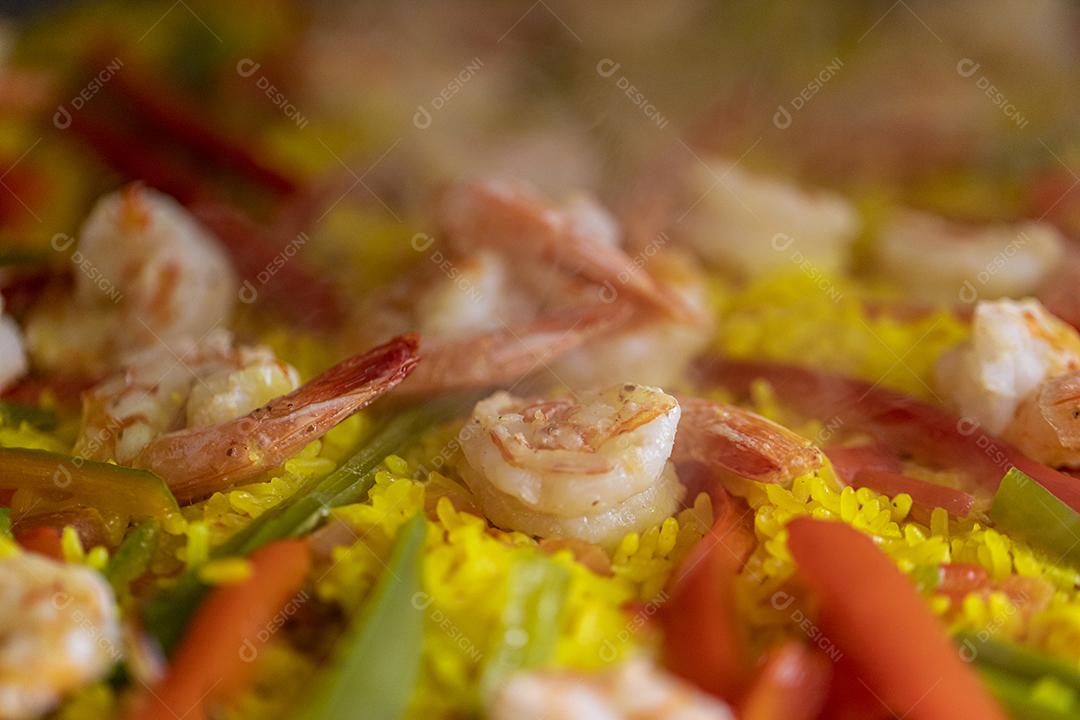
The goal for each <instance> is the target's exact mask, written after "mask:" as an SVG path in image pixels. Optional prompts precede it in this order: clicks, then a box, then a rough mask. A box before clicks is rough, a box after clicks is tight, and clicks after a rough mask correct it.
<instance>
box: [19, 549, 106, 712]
mask: <svg viewBox="0 0 1080 720" xmlns="http://www.w3.org/2000/svg"><path fill="white" fill-rule="evenodd" d="M120 656H121V640H120V622H119V618H118V613H117V609H116V602H115V599H114V598H113V593H112V589H111V588H110V587H109V585H108V583H106V582H105V581H104V580H103V579H102V578H101V576H100V575H98V574H97V573H96V572H94V571H93V570H90V569H89V568H86V567H82V566H76V565H65V564H63V563H59V562H56V561H54V560H51V559H49V558H46V557H43V556H41V555H36V554H33V553H15V554H11V555H7V556H6V557H4V558H2V559H0V717H4V718H13V719H16V720H17V719H19V718H32V717H38V716H39V715H41V714H43V713H45V712H46V711H48V710H50V709H51V708H53V707H54V706H56V705H57V703H58V702H59V701H60V700H61V699H62V698H63V696H64V695H66V694H67V693H69V692H71V691H72V690H75V689H77V688H79V687H82V686H83V685H86V684H88V683H91V682H94V681H96V680H99V679H101V678H102V677H104V676H105V674H106V673H108V672H109V670H110V669H111V668H112V666H113V665H114V664H115V663H116V662H117V661H118V660H120Z"/></svg>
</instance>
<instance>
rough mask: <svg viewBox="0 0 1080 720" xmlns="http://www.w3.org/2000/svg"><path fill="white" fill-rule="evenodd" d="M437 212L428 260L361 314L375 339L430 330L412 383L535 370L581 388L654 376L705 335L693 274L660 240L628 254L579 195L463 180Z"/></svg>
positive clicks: (499, 379)
mask: <svg viewBox="0 0 1080 720" xmlns="http://www.w3.org/2000/svg"><path fill="white" fill-rule="evenodd" d="M439 213H440V215H439V217H440V222H441V224H442V226H443V227H444V228H445V229H446V232H445V237H444V239H445V241H446V242H445V244H444V246H443V247H436V248H435V249H434V250H431V251H430V259H431V260H432V262H433V264H432V265H428V264H426V263H425V264H423V265H422V266H421V268H420V269H419V271H417V272H414V273H412V274H410V275H409V276H407V277H406V278H403V279H402V280H399V281H398V282H395V283H393V284H391V285H389V286H387V287H386V288H383V289H381V290H380V291H377V292H376V293H374V294H373V295H372V296H371V297H370V298H369V299H368V302H367V306H366V308H365V310H364V315H365V317H374V318H376V321H375V322H374V323H373V322H365V323H364V324H363V326H364V328H365V330H367V332H369V333H371V332H372V331H374V334H375V336H376V337H385V336H386V335H389V334H392V333H400V332H404V331H407V330H411V329H412V330H419V331H420V332H421V333H422V334H423V336H424V337H425V339H426V341H427V345H426V348H425V362H424V364H422V365H421V367H420V369H419V371H418V373H417V375H416V376H414V377H413V378H411V379H410V382H409V383H408V387H412V388H416V389H423V390H425V391H430V390H440V389H451V388H454V387H461V386H470V385H487V386H498V385H504V386H505V385H506V384H508V383H510V382H513V381H516V380H518V379H520V378H521V377H522V376H523V375H524V374H525V373H526V372H527V371H536V370H540V369H544V370H545V371H546V372H545V373H540V374H542V375H546V379H547V380H554V381H555V382H557V383H559V384H563V385H568V386H570V387H576V388H587V387H596V386H597V385H598V384H600V383H606V382H607V381H608V378H610V377H611V376H613V375H614V376H617V377H624V378H628V379H630V380H633V381H635V382H643V383H646V384H660V383H663V382H667V381H669V380H672V379H674V377H675V376H676V375H677V374H678V373H679V372H680V370H681V369H682V368H684V367H685V366H686V365H687V364H688V362H689V360H690V359H691V358H692V357H693V356H694V355H696V354H697V353H698V352H699V351H700V350H701V349H702V348H703V347H704V345H705V344H707V343H708V341H709V333H708V331H707V328H706V325H707V323H706V322H705V321H704V317H705V315H706V312H705V309H704V306H705V283H704V281H703V278H702V277H701V275H700V273H698V272H695V268H694V267H693V266H691V265H690V264H689V263H688V262H686V261H685V258H682V259H680V258H676V257H674V256H673V255H672V254H669V253H667V252H666V248H664V247H663V243H659V242H658V243H657V244H655V245H654V246H651V247H650V248H648V249H647V250H644V251H642V252H641V253H639V256H638V257H635V258H629V257H627V256H626V254H625V253H624V252H623V251H622V250H621V249H620V247H619V242H620V235H621V231H620V228H619V226H618V224H617V223H616V221H615V220H614V218H612V217H611V216H610V215H609V214H608V213H607V212H606V211H605V210H604V209H603V208H602V207H600V206H599V205H598V204H597V203H595V202H594V201H592V200H589V199H587V198H585V197H584V196H578V197H576V198H574V199H572V200H570V201H569V202H568V203H567V204H566V205H564V206H556V205H554V204H551V203H547V202H546V201H544V200H542V199H541V198H539V197H538V196H537V195H536V193H535V192H534V191H532V190H531V188H529V187H528V186H523V185H518V184H513V183H509V182H505V181H486V182H473V183H463V184H459V185H455V186H453V187H452V188H451V189H450V190H449V191H448V192H447V193H446V194H445V195H444V197H443V202H442V204H441V206H440V211H439ZM427 240H430V238H428V239H427ZM424 247H425V248H427V247H430V243H429V244H428V245H424ZM530 248H531V249H530ZM529 253H531V255H528V254H529ZM523 255H527V257H524V258H523ZM537 258H539V259H540V260H541V262H535V259H537ZM523 260H524V261H523ZM646 263H648V265H649V268H648V269H649V272H646V271H645V265H646ZM436 267H437V268H438V269H439V270H442V273H440V272H437V271H436ZM691 317H692V320H691V319H689V318H691ZM598 381H599V382H598Z"/></svg>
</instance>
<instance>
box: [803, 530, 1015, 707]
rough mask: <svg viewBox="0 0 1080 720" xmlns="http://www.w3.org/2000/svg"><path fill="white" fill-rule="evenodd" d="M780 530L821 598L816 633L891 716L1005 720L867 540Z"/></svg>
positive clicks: (853, 534)
mask: <svg viewBox="0 0 1080 720" xmlns="http://www.w3.org/2000/svg"><path fill="white" fill-rule="evenodd" d="M787 530H788V537H789V539H788V547H789V549H790V551H791V555H792V557H794V558H795V561H796V563H797V564H798V566H799V572H800V573H801V575H802V577H803V578H804V579H805V581H806V582H807V584H808V585H809V586H810V587H811V588H812V589H813V590H815V591H816V592H817V594H818V596H819V598H820V601H821V608H822V610H821V625H822V628H823V630H824V631H825V633H826V634H827V635H828V636H829V638H830V639H831V640H832V641H833V643H835V645H836V646H837V647H838V648H840V650H841V651H842V652H843V653H844V654H845V656H847V657H848V658H849V659H850V660H851V663H852V666H853V668H854V669H855V671H856V672H857V673H858V676H859V679H860V680H861V681H863V682H865V683H866V685H867V686H868V687H869V688H870V690H871V691H872V692H873V693H874V694H875V695H877V696H878V697H880V698H881V699H882V701H883V702H885V703H886V704H887V705H888V706H889V707H890V708H891V709H892V711H893V712H895V713H896V714H897V715H900V716H902V717H906V718H911V720H945V719H946V718H959V717H972V718H975V717H977V718H983V719H984V720H1004V718H1005V715H1004V713H1003V712H1002V711H1001V709H1000V708H999V707H998V706H997V704H996V703H995V702H994V700H993V699H992V698H991V696H990V694H989V692H988V691H987V690H986V688H985V687H984V686H983V684H982V683H981V682H980V681H979V679H978V677H977V676H976V674H975V672H974V671H973V670H972V669H971V668H970V667H969V666H967V665H965V664H964V662H963V661H962V660H961V659H960V656H959V654H958V653H957V651H956V648H955V647H954V646H953V644H952V643H951V642H950V640H949V637H948V634H947V633H946V631H945V628H944V626H942V624H941V622H940V621H939V620H938V619H937V618H936V617H935V616H934V615H933V614H932V613H931V612H930V609H929V608H928V607H927V606H926V604H925V603H924V602H923V599H922V598H921V597H920V596H919V594H918V593H917V592H916V591H915V588H914V587H913V586H912V584H911V582H910V581H909V580H908V579H907V578H906V577H905V576H904V575H903V574H901V572H900V571H899V570H898V569H897V568H896V566H895V565H893V563H892V561H891V560H890V559H889V558H888V557H887V556H885V555H884V554H883V553H882V552H881V551H880V550H878V549H877V547H876V546H875V545H874V543H873V542H872V541H871V540H870V538H868V537H866V536H865V535H863V534H862V533H860V532H859V531H857V530H855V529H854V528H852V527H850V526H849V525H845V524H843V523H839V522H831V521H825V520H817V519H813V518H806V517H803V518H796V519H795V520H792V521H791V522H790V523H789V524H788V526H787Z"/></svg>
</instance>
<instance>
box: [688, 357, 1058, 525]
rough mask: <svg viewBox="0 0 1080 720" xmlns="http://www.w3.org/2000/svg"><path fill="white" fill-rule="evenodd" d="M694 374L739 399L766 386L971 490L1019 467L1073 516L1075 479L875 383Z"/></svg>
mask: <svg viewBox="0 0 1080 720" xmlns="http://www.w3.org/2000/svg"><path fill="white" fill-rule="evenodd" d="M697 373H698V376H699V378H700V380H701V381H703V382H706V383H709V384H715V385H720V386H723V387H726V388H729V389H731V390H732V391H734V392H735V393H737V394H739V395H743V396H745V395H748V394H749V391H750V386H751V384H752V383H753V382H754V381H755V380H757V379H759V378H760V379H764V380H767V381H768V382H769V383H770V384H772V386H773V388H774V389H775V391H776V394H777V396H778V397H781V398H783V399H784V402H785V403H786V404H787V405H788V406H790V407H791V408H792V409H793V410H795V411H797V412H800V413H802V414H805V415H806V416H807V417H817V418H828V419H829V421H830V422H834V423H837V424H839V425H841V426H842V427H849V428H855V429H857V430H858V431H859V432H865V433H869V434H870V435H873V436H874V437H875V439H876V440H878V441H879V442H881V443H883V444H885V445H886V446H888V447H890V448H892V449H893V450H896V451H899V452H902V453H904V454H907V455H911V456H913V457H914V458H916V459H917V460H921V461H922V462H925V463H926V464H928V465H932V466H942V467H946V468H952V469H956V470H961V471H964V472H965V473H967V474H968V475H970V477H971V478H972V480H973V482H974V485H975V487H977V488H981V489H984V490H988V491H993V490H995V489H996V488H997V486H998V483H999V482H1000V480H1001V477H1002V475H1003V474H1004V473H1005V472H1006V471H1007V470H1008V469H1009V468H1010V467H1017V468H1020V469H1021V470H1023V471H1024V472H1025V473H1027V474H1028V475H1029V476H1031V477H1032V478H1034V479H1035V481H1036V482H1038V483H1039V484H1040V485H1042V486H1043V487H1044V488H1046V489H1047V490H1049V491H1050V492H1051V493H1053V494H1054V495H1055V496H1056V497H1058V498H1059V499H1061V501H1062V502H1064V503H1066V504H1067V505H1069V506H1070V507H1072V508H1073V509H1074V510H1077V511H1080V483H1078V482H1076V479H1075V478H1072V477H1069V476H1068V475H1065V474H1063V473H1060V472H1058V471H1057V470H1054V469H1053V468H1050V467H1047V466H1046V465H1043V464H1042V463H1039V462H1036V461H1035V460H1032V459H1031V458H1029V457H1028V456H1026V455H1024V454H1023V453H1022V452H1020V451H1019V450H1017V449H1016V448H1014V447H1013V446H1012V445H1009V444H1008V443H1006V442H1005V441H1004V440H1002V439H1001V438H998V437H995V436H994V435H991V434H990V433H987V432H984V431H983V430H982V429H980V428H979V427H978V426H976V425H972V423H971V422H970V421H966V420H964V419H962V418H959V417H957V416H955V415H953V414H952V413H950V412H949V411H947V410H945V409H944V408H942V407H938V406H936V405H931V404H929V403H925V402H922V401H921V400H917V399H915V398H912V397H908V396H907V395H904V394H903V393H898V392H895V391H893V390H889V389H887V388H884V387H882V386H881V385H880V384H871V383H868V382H865V381H863V380H857V379H854V378H849V377H844V376H841V375H833V374H829V373H823V372H818V371H816V370H811V369H808V368H802V367H798V366H795V365H783V364H779V363H769V362H755V361H741V360H730V359H723V358H720V359H711V360H708V361H705V362H703V363H701V364H699V365H698V367H697Z"/></svg>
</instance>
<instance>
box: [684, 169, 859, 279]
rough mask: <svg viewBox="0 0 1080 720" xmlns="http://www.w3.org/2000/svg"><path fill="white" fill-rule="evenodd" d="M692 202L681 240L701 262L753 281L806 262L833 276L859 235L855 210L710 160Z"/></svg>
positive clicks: (832, 197) (822, 194) (831, 196)
mask: <svg viewBox="0 0 1080 720" xmlns="http://www.w3.org/2000/svg"><path fill="white" fill-rule="evenodd" d="M695 172H696V175H694V181H693V183H692V184H693V185H694V187H695V189H696V193H695V194H696V195H697V197H698V200H697V201H696V204H695V205H693V206H692V207H691V210H690V211H689V213H688V214H687V215H686V217H685V218H684V219H683V220H682V226H683V227H682V228H681V232H682V233H683V234H684V237H685V239H686V240H687V241H688V242H689V243H690V244H691V245H692V246H693V247H694V248H695V249H696V250H697V251H698V253H700V254H701V256H702V257H703V258H704V259H705V260H706V261H708V262H710V263H712V264H715V265H719V266H722V267H727V268H731V269H733V270H735V271H737V272H739V273H742V274H746V275H754V274H757V273H760V272H763V271H766V270H770V269H773V268H777V267H785V266H788V265H791V264H792V263H796V264H801V263H803V262H809V263H812V264H813V265H815V266H817V267H818V268H820V269H821V270H825V271H828V272H836V271H839V270H841V269H842V268H843V267H844V265H845V264H846V262H847V259H848V253H849V250H850V248H851V245H852V243H853V242H854V241H855V237H856V235H857V234H858V232H859V217H858V214H857V213H856V211H855V208H854V207H853V206H852V205H851V204H850V203H849V202H848V201H847V200H845V199H844V198H842V197H841V196H839V195H837V194H835V193H832V192H827V191H825V190H814V191H810V190H806V189H803V188H800V187H798V186H796V185H794V184H791V183H788V182H783V181H780V180H775V179H772V178H768V177H764V176H759V175H754V174H751V173H749V172H746V171H744V170H742V169H740V168H739V167H737V166H736V165H734V164H733V163H729V162H726V161H722V160H715V161H713V162H711V163H710V164H709V166H708V167H707V168H706V167H703V166H701V165H700V164H698V165H696V166H695Z"/></svg>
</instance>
